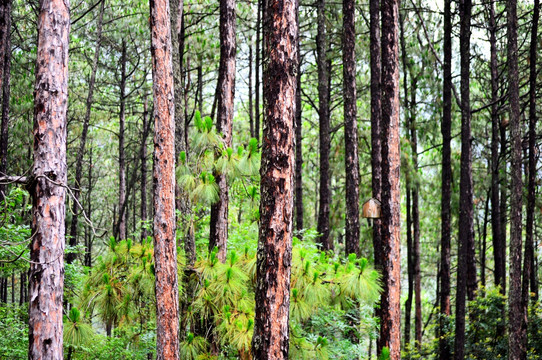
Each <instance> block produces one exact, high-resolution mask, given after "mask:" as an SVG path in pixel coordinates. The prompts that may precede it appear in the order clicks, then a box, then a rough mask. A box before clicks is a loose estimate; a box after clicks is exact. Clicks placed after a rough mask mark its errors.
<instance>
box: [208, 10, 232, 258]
mask: <svg viewBox="0 0 542 360" xmlns="http://www.w3.org/2000/svg"><path fill="white" fill-rule="evenodd" d="M236 46H237V45H236V40H235V0H221V1H220V67H219V70H218V87H217V89H218V105H217V107H218V109H217V119H216V129H217V130H218V131H219V132H220V133H222V136H223V139H224V145H225V146H226V147H231V146H232V122H233V113H234V107H233V100H234V96H235V54H236V51H237V50H236V49H237V48H236ZM215 178H216V183H217V185H218V188H219V200H218V202H217V203H216V204H213V205H212V206H211V224H210V226H211V229H210V236H209V250H211V249H213V248H214V247H215V246H217V247H218V258H219V259H220V261H221V262H223V263H224V262H225V261H226V253H227V250H226V249H227V240H228V203H229V195H228V184H227V180H226V175H225V174H218V173H217V174H216V175H215Z"/></svg>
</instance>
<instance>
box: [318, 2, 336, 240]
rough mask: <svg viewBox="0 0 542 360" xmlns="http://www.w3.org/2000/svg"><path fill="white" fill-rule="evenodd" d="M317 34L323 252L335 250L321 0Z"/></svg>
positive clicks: (325, 42) (327, 82) (325, 41)
mask: <svg viewBox="0 0 542 360" xmlns="http://www.w3.org/2000/svg"><path fill="white" fill-rule="evenodd" d="M316 6H317V9H318V33H317V35H316V55H317V59H316V63H317V65H318V117H319V121H320V128H319V131H320V169H319V170H320V185H319V204H318V223H317V227H316V228H317V231H318V234H319V235H318V240H317V241H318V243H319V244H320V245H321V249H322V250H331V249H333V243H332V241H331V238H330V237H329V234H330V227H329V214H330V206H331V190H330V178H329V151H330V146H331V139H330V134H329V130H330V128H329V66H328V59H327V54H326V51H327V49H328V42H327V35H326V32H327V31H326V13H325V7H326V0H318V1H317V3H316Z"/></svg>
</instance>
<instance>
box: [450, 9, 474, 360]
mask: <svg viewBox="0 0 542 360" xmlns="http://www.w3.org/2000/svg"><path fill="white" fill-rule="evenodd" d="M471 10H472V3H471V0H461V1H460V3H459V13H460V22H461V27H460V55H461V178H460V186H459V192H460V194H459V249H458V265H457V296H456V310H455V314H456V315H455V317H456V322H455V353H454V358H455V359H456V360H462V359H463V358H464V351H465V308H466V304H465V302H466V299H465V296H466V294H467V293H468V292H469V291H468V287H469V284H468V279H467V277H468V276H469V275H470V274H469V272H470V270H471V269H470V268H469V253H470V252H471V251H474V249H471V248H470V244H471V242H472V243H474V241H473V238H474V228H473V197H472V196H473V193H472V153H471V123H470V122H471V113H470V90H469V84H470V78H469V76H470V70H469V66H470V33H471V29H470V23H471ZM470 298H471V297H470V295H469V299H470Z"/></svg>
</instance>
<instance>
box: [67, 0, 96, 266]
mask: <svg viewBox="0 0 542 360" xmlns="http://www.w3.org/2000/svg"><path fill="white" fill-rule="evenodd" d="M104 9H105V0H103V1H102V3H101V5H100V13H99V15H98V25H97V28H96V47H95V49H94V58H93V60H92V70H91V73H90V80H89V83H88V94H87V101H86V108H85V118H84V120H83V129H82V131H81V137H80V138H79V150H78V151H77V157H76V159H75V189H74V191H73V197H74V198H75V199H74V201H73V205H72V214H73V216H72V221H71V225H70V246H75V245H77V230H78V229H77V223H78V219H79V212H80V211H81V209H80V208H79V205H78V204H77V202H78V201H79V197H80V196H81V179H82V178H83V156H84V155H85V147H86V143H87V134H88V126H89V123H90V113H91V110H92V104H93V102H94V84H95V83H96V72H97V70H98V61H99V59H100V49H101V46H102V24H103V15H104ZM75 258H76V254H75V253H69V254H68V255H66V262H67V263H68V264H71V263H72V262H73V261H74V260H75Z"/></svg>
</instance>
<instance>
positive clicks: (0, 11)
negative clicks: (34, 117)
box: [0, 0, 12, 202]
mask: <svg viewBox="0 0 542 360" xmlns="http://www.w3.org/2000/svg"><path fill="white" fill-rule="evenodd" d="M11 2H12V0H2V1H0V88H1V89H2V120H1V121H2V123H1V125H0V126H1V127H0V175H2V176H4V175H6V173H7V167H8V158H7V157H8V137H9V132H8V123H9V99H10V78H11V74H10V70H11ZM5 195H6V185H4V184H0V202H1V201H3V200H4V197H5Z"/></svg>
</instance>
